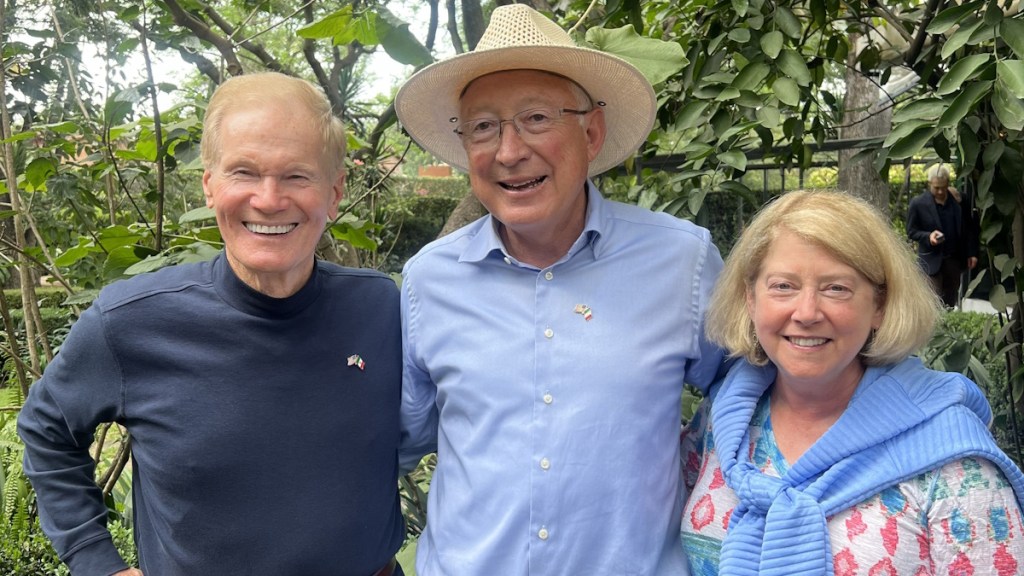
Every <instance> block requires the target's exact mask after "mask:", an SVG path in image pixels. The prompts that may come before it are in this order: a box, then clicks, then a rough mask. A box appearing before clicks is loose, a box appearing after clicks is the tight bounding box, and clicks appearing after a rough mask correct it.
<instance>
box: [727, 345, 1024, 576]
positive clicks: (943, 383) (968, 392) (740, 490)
mask: <svg viewBox="0 0 1024 576" xmlns="http://www.w3.org/2000/svg"><path fill="white" fill-rule="evenodd" d="M774 380H775V369H774V367H771V366H768V367H763V368H759V367H756V366H752V365H750V364H748V363H747V362H745V361H740V362H737V363H736V364H735V365H734V366H733V367H732V369H731V370H730V371H729V373H728V375H727V376H726V377H725V379H724V380H723V381H722V382H721V383H720V384H719V385H717V386H716V387H715V388H713V389H712V391H711V395H712V399H713V401H712V405H711V421H712V429H713V430H714V434H715V446H716V451H717V452H718V458H719V460H720V462H721V466H722V474H723V476H724V478H725V481H726V483H727V484H728V485H729V487H730V488H731V489H732V490H733V491H735V492H736V495H737V496H738V498H739V504H738V505H737V506H736V509H735V510H734V511H733V513H732V516H731V518H730V520H729V531H728V534H727V535H726V538H725V541H724V542H723V543H722V551H721V563H720V565H719V573H720V574H723V575H724V574H727V575H729V576H745V575H751V576H757V575H760V576H772V575H785V576H796V575H807V576H821V575H822V574H827V575H832V574H833V569H832V568H833V563H832V547H831V543H830V542H829V537H828V528H827V526H826V520H825V519H826V518H827V517H828V516H831V515H833V514H836V513H837V512H840V511H842V510H846V509H848V508H850V507H852V506H854V505H856V504H858V503H860V502H863V501H864V500H866V499H867V498H869V497H871V496H873V495H875V494H877V493H879V492H881V491H882V490H883V489H885V488H887V487H889V486H892V485H894V484H896V483H898V482H901V481H904V480H907V479H910V478H913V477H914V476H917V475H919V474H921V473H924V472H927V471H929V470H933V469H936V468H938V467H941V466H943V465H944V464H946V463H949V462H952V461H954V460H957V459H959V458H962V457H965V456H977V457H981V458H985V459H987V460H990V461H992V462H994V463H995V464H996V465H998V466H999V467H1000V468H1001V469H1002V471H1003V473H1004V474H1005V475H1006V478H1007V479H1008V480H1009V482H1010V484H1011V485H1012V486H1013V489H1014V491H1015V493H1016V495H1017V501H1018V504H1019V505H1024V498H1022V497H1024V475H1022V474H1021V471H1020V469H1019V468H1017V466H1016V465H1015V464H1014V463H1013V462H1012V461H1011V460H1010V459H1009V458H1007V456H1006V455H1005V454H1003V452H1002V451H1001V450H1000V449H999V448H998V446H996V443H995V441H994V440H993V439H992V436H991V434H990V433H989V431H988V428H987V426H986V423H987V422H989V421H990V419H991V410H990V408H989V406H988V402H987V401H986V399H985V397H984V395H983V394H982V392H981V391H980V390H979V389H978V387H977V386H976V385H975V384H974V383H973V382H971V381H970V380H968V379H967V378H965V377H963V376H961V375H959V374H949V373H944V372H935V371H933V370H929V369H927V368H925V367H924V366H922V365H921V362H920V361H919V360H918V359H917V358H909V359H907V360H904V361H903V362H900V363H899V364H896V365H891V366H883V367H870V368H868V369H867V370H866V371H865V373H864V377H863V378H862V379H861V382H860V384H859V386H858V387H857V390H856V392H855V393H854V395H853V398H851V400H850V404H849V406H848V407H847V408H846V411H845V412H843V414H842V416H841V417H840V418H839V419H838V420H837V421H836V422H835V423H834V424H833V425H832V427H831V428H829V429H828V431H826V432H825V434H824V435H823V436H822V437H821V438H819V439H818V441H817V442H815V443H814V445H813V446H811V447H810V449H808V450H807V452H805V453H804V454H803V456H801V457H800V459H799V460H797V461H796V462H795V463H793V464H792V465H791V466H790V468H789V470H788V471H787V472H786V474H785V475H784V476H783V477H782V478H774V477H771V476H767V475H765V474H762V473H761V471H760V470H758V468H757V467H756V466H754V464H752V463H751V462H750V459H749V446H750V433H749V430H750V422H751V419H752V417H753V415H754V411H755V409H756V408H757V403H758V401H759V400H760V398H761V396H762V395H763V394H764V392H765V391H766V390H767V388H768V386H769V385H771V383H772V382H773V381H774Z"/></svg>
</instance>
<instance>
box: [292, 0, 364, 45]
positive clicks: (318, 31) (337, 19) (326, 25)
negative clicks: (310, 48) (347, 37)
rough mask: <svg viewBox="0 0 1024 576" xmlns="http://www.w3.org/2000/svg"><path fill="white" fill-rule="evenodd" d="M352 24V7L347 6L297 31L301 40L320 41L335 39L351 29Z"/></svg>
mask: <svg viewBox="0 0 1024 576" xmlns="http://www.w3.org/2000/svg"><path fill="white" fill-rule="evenodd" d="M351 22H352V6H345V7H344V8H342V9H341V10H338V11H336V12H331V13H330V14H328V15H327V16H324V17H323V18H321V19H319V20H317V21H316V22H313V23H312V24H310V25H308V26H303V27H302V28H299V29H298V30H296V31H295V33H296V34H298V36H299V37H300V38H309V39H312V40H318V39H321V38H333V37H335V36H338V35H339V34H342V33H344V31H345V30H346V29H347V28H348V27H349V25H350V24H351Z"/></svg>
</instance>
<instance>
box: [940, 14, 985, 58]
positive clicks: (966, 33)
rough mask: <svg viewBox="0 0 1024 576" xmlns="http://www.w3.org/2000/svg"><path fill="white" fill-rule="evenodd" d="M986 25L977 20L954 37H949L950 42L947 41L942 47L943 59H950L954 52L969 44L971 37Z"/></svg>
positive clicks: (957, 32) (958, 31) (954, 34)
mask: <svg viewBox="0 0 1024 576" xmlns="http://www.w3.org/2000/svg"><path fill="white" fill-rule="evenodd" d="M984 24H985V23H984V22H982V21H981V20H977V21H975V22H972V23H971V24H968V25H966V26H964V27H962V28H960V29H959V30H957V31H956V32H954V33H953V35H952V36H950V37H949V40H946V43H945V44H943V45H942V52H940V54H941V56H942V58H943V59H944V60H945V59H948V58H949V57H950V56H951V55H952V54H953V53H954V52H956V51H957V50H959V49H960V48H962V47H963V46H964V45H965V44H967V42H968V41H969V40H970V39H971V35H972V34H974V32H975V31H976V30H977V29H978V28H981V27H982V26H983V25H984Z"/></svg>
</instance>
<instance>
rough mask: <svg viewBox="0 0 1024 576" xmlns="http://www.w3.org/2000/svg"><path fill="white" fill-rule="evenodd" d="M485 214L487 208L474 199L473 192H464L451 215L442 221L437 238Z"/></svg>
mask: <svg viewBox="0 0 1024 576" xmlns="http://www.w3.org/2000/svg"><path fill="white" fill-rule="evenodd" d="M486 214H487V209H486V208H484V205H483V204H481V203H480V201H479V200H477V199H476V196H474V195H473V194H466V196H465V197H464V198H463V199H462V200H460V201H459V205H458V206H456V207H455V210H452V213H451V216H449V217H448V220H447V221H446V222H445V223H444V227H443V228H441V232H440V233H439V234H438V235H437V237H438V238H440V237H442V236H445V235H447V234H449V233H451V232H454V231H456V230H458V229H459V228H462V227H463V226H465V225H466V224H469V223H470V222H472V221H474V220H476V219H478V218H480V217H482V216H484V215H486Z"/></svg>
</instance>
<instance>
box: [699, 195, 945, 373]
mask: <svg viewBox="0 0 1024 576" xmlns="http://www.w3.org/2000/svg"><path fill="white" fill-rule="evenodd" d="M782 230H786V231H788V232H790V233H792V234H795V235H797V236H799V237H800V238H802V239H804V240H805V241H807V242H810V243H812V244H815V245H817V246H820V247H821V248H823V249H824V250H826V251H828V252H829V253H830V254H832V255H833V256H834V257H835V258H836V259H837V260H839V261H840V262H843V263H844V264H846V265H848V266H850V267H852V268H853V269H855V270H857V271H858V272H859V273H861V274H862V275H863V276H864V277H865V278H867V279H868V281H870V282H871V283H872V284H873V285H874V287H875V291H876V297H877V301H878V304H879V306H880V307H881V309H882V311H883V314H884V317H883V319H882V324H881V326H879V328H878V330H877V332H876V333H875V334H874V337H873V338H871V339H870V340H869V342H868V343H867V346H866V347H865V349H864V350H863V351H862V352H861V355H862V358H863V361H864V363H865V364H868V365H884V364H892V363H895V362H899V361H900V360H903V359H904V358H906V357H907V356H909V355H910V354H911V353H913V352H915V351H916V350H917V349H919V348H920V347H921V346H923V345H924V344H926V343H927V342H928V340H929V338H930V337H931V334H932V329H933V328H934V326H935V322H936V320H937V319H938V315H939V310H940V309H941V307H940V304H939V300H938V297H937V296H936V295H935V293H934V292H933V291H932V289H931V286H930V285H929V284H928V280H927V278H926V277H925V275H924V272H923V271H922V270H921V268H920V266H918V264H917V259H916V257H915V255H914V254H913V252H912V251H911V250H910V248H909V246H908V245H907V244H905V243H904V242H902V241H901V240H900V239H899V237H898V236H897V235H896V233H895V232H894V231H893V230H892V229H891V228H890V227H889V223H888V222H886V221H885V219H884V218H883V217H882V215H881V214H880V213H879V212H878V210H876V209H875V208H874V207H873V206H871V205H870V204H868V203H867V202H865V201H864V200H861V199H860V198H857V197H855V196H851V195H849V194H844V193H842V192H833V191H820V190H819V191H814V190H809V191H808V190H801V191H796V192H790V193H788V194H785V195H783V196H780V197H779V198H777V199H776V200H774V201H773V202H771V203H770V204H768V205H767V206H765V207H764V208H763V209H762V210H761V211H760V212H759V213H758V214H757V216H755V217H754V219H753V221H752V222H751V223H750V225H749V226H748V227H747V229H746V230H744V232H743V234H742V235H740V239H739V241H738V242H737V243H736V245H735V246H734V247H733V249H732V252H731V253H730V254H729V257H728V259H727V261H726V263H725V269H724V270H723V271H722V275H721V276H720V277H719V278H718V283H717V284H716V286H715V291H714V293H713V295H712V297H711V304H710V306H709V309H708V317H707V321H706V326H705V329H706V331H707V337H708V339H709V340H711V341H713V342H715V343H717V344H718V345H720V346H722V347H723V348H725V349H726V350H728V351H729V354H730V356H733V357H739V356H742V357H744V358H746V359H747V360H748V361H749V362H751V363H752V364H756V365H763V364H765V363H766V362H767V358H766V357H765V356H764V351H763V350H761V348H760V346H759V345H758V343H757V339H756V337H755V336H754V323H753V321H752V320H751V319H750V315H749V313H748V312H747V306H746V299H747V293H748V291H749V290H751V289H752V288H753V283H754V281H755V279H756V278H757V276H758V274H759V273H760V266H761V262H762V261H763V260H764V258H765V256H766V255H767V254H768V250H769V248H770V247H771V245H772V242H773V241H774V240H775V238H776V237H777V236H778V235H779V233H780V231H782Z"/></svg>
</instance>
